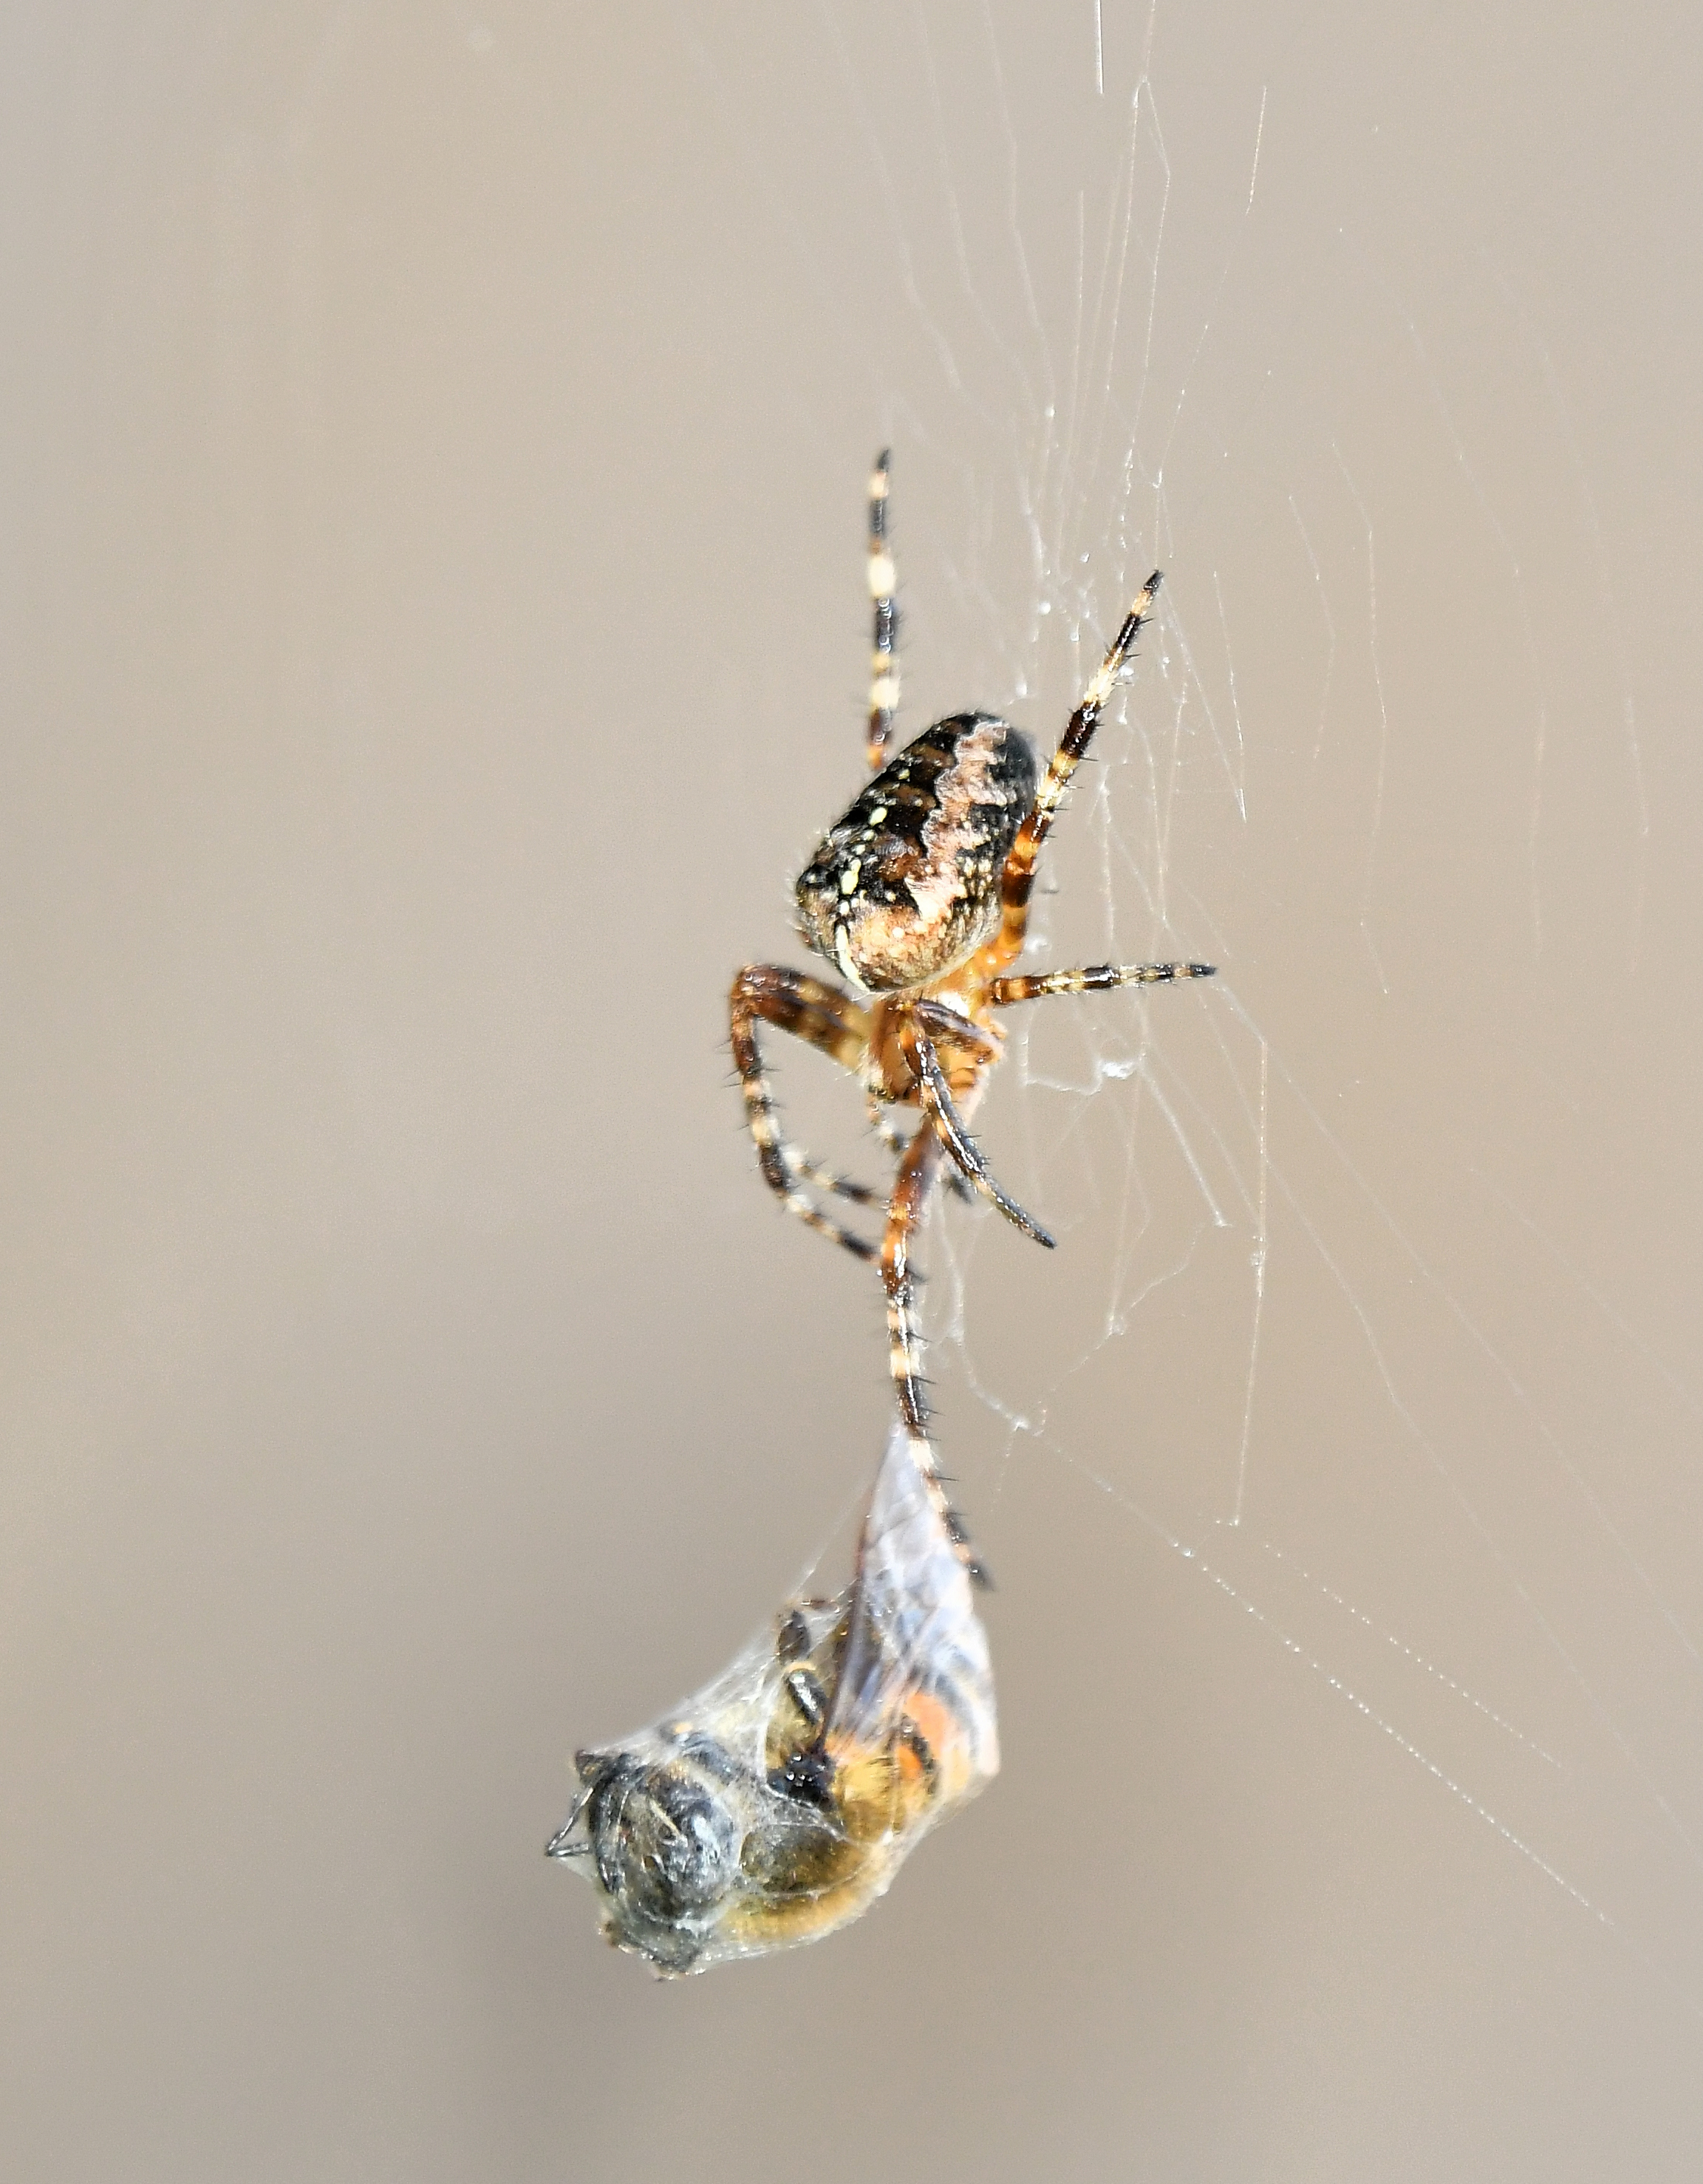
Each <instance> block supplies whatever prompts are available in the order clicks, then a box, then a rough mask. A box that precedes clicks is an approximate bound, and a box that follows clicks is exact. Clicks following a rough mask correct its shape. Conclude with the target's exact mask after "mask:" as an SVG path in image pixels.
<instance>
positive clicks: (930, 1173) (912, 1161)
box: [881, 1128, 993, 1585]
mask: <svg viewBox="0 0 1703 2184" xmlns="http://www.w3.org/2000/svg"><path fill="white" fill-rule="evenodd" d="M939 1162H940V1145H939V1141H938V1139H937V1138H936V1136H935V1134H934V1132H933V1131H932V1129H929V1128H922V1129H919V1130H918V1131H917V1133H916V1135H915V1136H914V1137H913V1138H912V1139H911V1140H910V1144H909V1145H907V1146H906V1147H905V1150H904V1159H903V1160H902V1161H901V1162H899V1177H898V1180H897V1181H896V1182H895V1183H894V1184H893V1196H892V1198H891V1199H890V1200H889V1201H888V1209H887V1232H886V1234H885V1235H884V1236H883V1237H882V1246H881V1279H882V1287H883V1288H884V1289H885V1290H886V1291H887V1342H888V1366H889V1368H890V1369H891V1371H892V1373H893V1392H894V1394H895V1395H896V1396H898V1398H899V1419H900V1422H901V1423H902V1424H903V1425H904V1429H905V1431H906V1433H908V1434H909V1435H910V1448H911V1454H912V1456H913V1457H914V1458H915V1459H916V1468H917V1469H918V1471H919V1472H921V1474H922V1479H923V1483H924V1485H926V1486H927V1489H928V1493H929V1498H930V1499H931V1500H932V1502H933V1504H934V1506H935V1508H936V1509H937V1510H938V1513H939V1515H940V1520H941V1523H942V1524H943V1525H944V1526H945V1529H946V1534H947V1536H948V1538H949V1539H950V1541H951V1542H952V1544H953V1546H954V1549H955V1550H956V1552H957V1554H958V1557H959V1559H960V1561H961V1562H962V1563H963V1564H964V1567H965V1568H966V1570H967V1571H968V1573H969V1574H970V1576H971V1579H972V1580H974V1581H975V1583H976V1584H977V1585H990V1584H991V1583H992V1582H993V1580H991V1579H990V1578H989V1577H988V1572H987V1568H986V1567H985V1566H984V1564H983V1563H982V1562H981V1560H980V1559H979V1558H978V1557H977V1554H976V1552H975V1550H974V1549H973V1548H972V1547H971V1545H970V1535H969V1533H968V1531H967V1530H966V1527H965V1524H964V1519H963V1518H962V1517H961V1516H960V1514H959V1513H958V1511H957V1510H956V1509H954V1507H952V1504H951V1502H950V1500H949V1496H948V1495H947V1491H946V1480H945V1477H944V1474H943V1473H942V1471H941V1468H940V1466H939V1464H938V1462H937V1461H936V1459H935V1455H934V1447H933V1444H932V1441H931V1440H929V1437H928V1400H927V1396H925V1395H924V1393H923V1387H922V1334H921V1329H920V1328H919V1327H918V1325H917V1319H916V1285H917V1283H918V1280H919V1279H920V1277H919V1276H918V1274H917V1273H916V1268H914V1267H913V1266H912V1264H911V1243H912V1239H913V1236H914V1234H915V1233H916V1230H917V1229H919V1228H921V1225H922V1217H923V1215H924V1214H925V1213H926V1212H927V1207H928V1190H929V1185H930V1184H932V1182H933V1180H934V1176H935V1172H936V1170H937V1168H938V1166H939Z"/></svg>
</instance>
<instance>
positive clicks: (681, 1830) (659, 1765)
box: [550, 1739, 743, 1972]
mask: <svg viewBox="0 0 1703 2184" xmlns="http://www.w3.org/2000/svg"><path fill="white" fill-rule="evenodd" d="M700 1741H704V1740H697V1739H694V1740H693V1744H694V1745H695V1744H697V1743H698V1742H700ZM579 1768H580V1779H581V1782H582V1791H581V1795H580V1799H579V1802H578V1803H577V1804H576V1807H575V1809H574V1812H573V1814H571V1815H570V1818H569V1820H568V1823H567V1825H566V1826H565V1828H563V1830H561V1832H560V1834H559V1835H558V1836H556V1837H555V1839H554V1841H553V1842H552V1843H551V1846H550V1850H551V1854H552V1855H553V1856H554V1857H559V1858H560V1857H573V1856H576V1855H580V1856H589V1857H590V1858H592V1859H593V1863H594V1864H595V1868H596V1873H597V1881H598V1889H599V1892H601V1894H602V1896H603V1898H604V1931H605V1932H606V1933H607V1934H608V1936H609V1939H610V1941H612V1942H615V1945H616V1946H617V1947H620V1948H624V1949H632V1950H635V1951H637V1953H638V1954H640V1955H641V1956H645V1957H648V1958H650V1960H651V1961H652V1963H653V1964H655V1965H657V1967H658V1968H659V1970H663V1971H665V1972H682V1971H689V1970H691V1969H692V1965H693V1961H694V1959H695V1958H697V1956H698V1953H699V1951H700V1950H701V1949H702V1947H703V1946H704V1942H705V1940H706V1939H707V1937H708V1934H709V1930H710V1926H711V1925H713V1923H714V1920H715V1914H716V1912H717V1909H718V1908H719V1907H720V1905H721V1902H722V1899H723V1898H724V1897H726V1895H727V1893H728V1892H729V1891H730V1890H731V1889H732V1888H733V1887H734V1886H736V1885H737V1882H738V1880H739V1877H740V1875H739V1850H740V1843H741V1840H742V1836H743V1829H742V1827H741V1826H740V1824H739V1821H738V1819H737V1815H736V1814H734V1812H733V1811H732V1809H731V1808H730V1802H729V1799H728V1796H727V1791H726V1783H725V1781H724V1780H721V1770H720V1769H717V1768H715V1766H713V1765H712V1764H710V1763H708V1760H707V1758H706V1755H705V1754H704V1753H703V1752H699V1751H697V1750H693V1749H690V1748H687V1750H684V1751H682V1752H681V1753H680V1754H679V1755H678V1756H676V1757H671V1758H667V1759H662V1760H646V1759H643V1758H639V1757H637V1755H636V1754H633V1753H631V1752H625V1753H623V1752H582V1754H580V1756H579Z"/></svg>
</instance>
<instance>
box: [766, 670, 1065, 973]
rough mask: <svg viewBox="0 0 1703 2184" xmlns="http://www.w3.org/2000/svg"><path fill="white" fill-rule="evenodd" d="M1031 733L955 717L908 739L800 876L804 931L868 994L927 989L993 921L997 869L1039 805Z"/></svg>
mask: <svg viewBox="0 0 1703 2184" xmlns="http://www.w3.org/2000/svg"><path fill="white" fill-rule="evenodd" d="M1037 779H1038V774H1037V769H1036V765H1035V755H1034V752H1033V751H1032V749H1030V747H1029V743H1028V739H1027V737H1025V736H1023V735H1021V734H1020V733H1018V731H1017V730H1016V728H1014V727H1010V725H1009V724H1008V723H1007V722H1006V721H1001V720H999V719H997V718H996V717H995V716H993V714H992V713H955V714H954V715H953V716H952V717H951V718H950V719H949V720H944V721H936V722H935V723H934V725H933V727H931V728H925V729H924V730H923V732H922V733H921V735H920V736H918V737H917V738H916V740H915V741H914V742H913V743H910V744H906V746H905V748H904V749H903V750H902V751H901V752H900V753H899V756H898V757H897V758H896V759H894V760H893V762H892V763H891V765H889V766H883V767H882V771H881V772H879V773H878V774H877V776H876V777H875V778H874V780H873V781H871V783H870V784H869V787H868V788H865V790H864V792H863V794H862V795H860V797H859V798H858V799H857V800H856V802H855V803H854V805H852V806H851V808H850V810H849V811H847V813H846V815H845V816H844V817H843V819H841V820H840V821H839V822H838V823H837V824H836V825H835V826H834V827H831V828H830V829H829V832H828V834H827V838H826V840H825V841H824V842H823V844H822V845H821V848H820V849H819V850H817V851H816V854H815V856H814V857H812V858H811V860H810V863H809V864H808V865H807V866H805V867H804V871H803V872H801V873H800V874H799V883H798V889H797V893H798V901H799V915H800V918H801V920H802V922H803V927H804V938H805V939H806V940H807V941H808V942H809V944H810V946H811V947H812V948H814V949H815V951H816V953H817V954H818V955H819V956H826V957H827V959H828V961H830V962H831V963H834V964H837V965H838V967H839V969H840V971H841V972H843V975H844V976H845V977H846V978H849V979H850V980H852V981H853V983H854V984H856V985H858V986H860V987H862V988H863V989H864V990H865V992H866V993H871V994H890V993H896V992H899V991H901V990H903V989H905V988H907V987H911V986H921V985H925V984H927V983H928V981H929V980H930V979H932V978H939V977H940V976H941V975H942V974H943V972H947V971H949V970H951V969H952V967H954V964H958V963H961V962H962V961H964V959H965V957H966V956H969V955H971V954H972V953H973V952H974V950H976V949H977V948H978V947H980V946H981V944H982V942H983V941H984V940H986V939H989V938H990V937H991V936H992V934H993V932H994V931H995V930H996V929H997V928H998V926H999V876H1000V872H1001V871H1002V869H1003V867H1004V866H1005V859H1006V856H1007V855H1008V854H1009V853H1010V847H1011V844H1012V843H1013V842H1014V841H1015V840H1016V834H1017V829H1018V827H1020V826H1021V824H1022V821H1023V817H1024V815H1025V813H1026V812H1027V811H1028V809H1029V806H1030V805H1031V804H1032V802H1033V801H1034V796H1035V786H1036V782H1037Z"/></svg>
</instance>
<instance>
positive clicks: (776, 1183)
mask: <svg viewBox="0 0 1703 2184" xmlns="http://www.w3.org/2000/svg"><path fill="white" fill-rule="evenodd" d="M728 1015H729V1018H730V1022H731V1029H732V1048H733V1066H734V1067H735V1068H736V1069H737V1071H738V1073H739V1083H740V1087H741V1089H743V1093H744V1095H745V1116H746V1120H747V1121H748V1123H749V1125H750V1129H751V1135H752V1138H753V1139H754V1142H755V1144H756V1147H757V1164H758V1166H759V1167H760V1168H761V1170H762V1172H763V1180H764V1181H765V1183H766V1184H768V1186H769V1188H770V1190H772V1191H773V1192H774V1194H775V1195H776V1197H777V1198H778V1199H780V1201H782V1204H783V1205H784V1206H786V1207H787V1211H788V1212H791V1213H795V1214H797V1216H798V1217H799V1220H800V1221H802V1222H803V1223H804V1225H805V1226H806V1227H807V1228H810V1229H815V1231H816V1233H817V1234H818V1235H821V1236H826V1237H827V1238H828V1240H830V1242H832V1243H835V1244H838V1245H841V1246H842V1248H843V1249H844V1250H845V1251H850V1252H852V1253H853V1254H854V1256H856V1257H858V1258H860V1259H873V1258H875V1257H876V1256H877V1248H876V1246H875V1245H873V1244H871V1243H870V1242H869V1241H868V1240H866V1239H865V1238H864V1237H862V1236H858V1235H854V1234H853V1233H852V1231H851V1230H850V1229H846V1228H843V1227H842V1226H841V1224H840V1223H838V1221H836V1220H834V1219H833V1217H832V1215H830V1214H826V1213H824V1212H822V1210H821V1207H820V1206H817V1205H816V1204H815V1202H814V1201H813V1200H812V1199H811V1198H810V1196H809V1195H808V1194H807V1193H806V1192H805V1191H804V1189H803V1188H802V1185H803V1184H804V1183H806V1182H810V1183H814V1184H815V1185H816V1186H817V1188H818V1189H819V1190H832V1191H836V1192H838V1195H840V1196H841V1197H843V1198H853V1199H856V1200H857V1201H859V1202H860V1203H861V1204H864V1205H879V1204H880V1203H881V1200H880V1197H879V1195H878V1194H877V1193H876V1192H874V1191H871V1190H868V1189H866V1187H865V1185H864V1184H854V1183H848V1182H847V1181H846V1180H845V1178H843V1177H842V1176H839V1175H837V1174H836V1173H834V1171H833V1170H832V1168H824V1167H817V1166H816V1165H815V1162H811V1161H810V1160H808V1159H807V1158H806V1157H805V1156H804V1154H803V1153H801V1152H799V1151H798V1150H797V1149H796V1148H795V1147H794V1146H793V1145H790V1144H788V1142H787V1139H786V1137H785V1135H784V1134H783V1133H782V1128H781V1122H780V1117H779V1115H778V1113H777V1112H776V1106H775V1099H774V1095H773V1093H772V1092H771V1090H770V1089H769V1079H768V1075H767V1073H766V1072H765V1069H764V1067H763V1057H762V1052H761V1050H760V1047H759V1046H758V1044H757V1026H758V1024H759V1023H769V1024H773V1025H774V1027H775V1028H776V1030H777V1031H785V1032H790V1033H791V1034H793V1037H794V1038H795V1039H804V1041H805V1042H806V1043H807V1044H808V1045H811V1046H814V1047H817V1048H819V1049H820V1050H821V1052H822V1053H824V1054H826V1055H828V1056H831V1057H832V1059H833V1060H834V1061H838V1063H839V1065H840V1067H842V1068H843V1069H849V1070H850V1071H852V1072H853V1073H854V1074H856V1073H859V1072H860V1070H861V1068H862V1065H863V1060H864V1056H865V1054H866V1053H867V1052H868V1050H869V1018H868V1017H867V1016H866V1014H865V1011H863V1010H862V1009H860V1007H859V1006H857V1004H856V1003H855V1002H854V1001H853V1000H850V999H849V996H848V995H844V994H843V993H841V992H840V991H839V989H838V988H837V987H834V986H830V985H827V984H826V983H824V982H823V981H822V980H821V979H820V978H809V977H807V976H806V975H805V974H804V972H802V971H788V970H785V969H783V968H782V967H781V966H780V965H778V964H774V963H749V964H747V965H746V967H745V968H744V969H743V971H741V972H740V973H739V975H738V976H737V978H735V979H734V981H733V989H732V995H730V996H729V1002H728Z"/></svg>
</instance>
